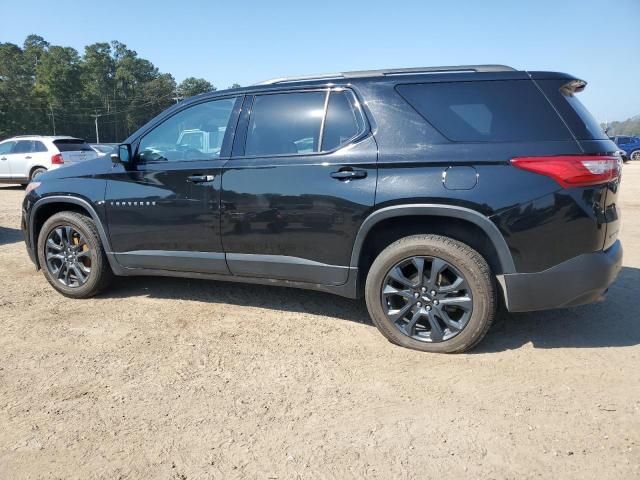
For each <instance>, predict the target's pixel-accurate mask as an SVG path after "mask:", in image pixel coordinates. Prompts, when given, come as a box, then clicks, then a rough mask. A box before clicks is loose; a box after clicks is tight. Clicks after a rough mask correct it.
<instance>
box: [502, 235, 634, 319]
mask: <svg viewBox="0 0 640 480" xmlns="http://www.w3.org/2000/svg"><path fill="white" fill-rule="evenodd" d="M621 268H622V245H621V244H620V240H618V241H616V242H615V243H614V244H613V245H612V246H611V247H609V248H608V249H607V250H603V251H600V252H593V253H585V254H583V255H579V256H577V257H575V258H572V259H571V260H567V261H566V262H562V263H560V264H559V265H556V266H554V267H551V268H549V269H547V270H545V271H543V272H536V273H509V274H505V275H501V276H499V278H498V280H499V281H500V284H501V285H502V289H503V291H504V297H505V303H506V306H507V309H508V310H509V311H510V312H529V311H533V310H548V309H551V308H559V307H574V306H577V305H585V304H587V303H593V302H596V301H598V300H601V299H602V298H603V296H604V294H605V292H606V291H607V289H608V288H609V285H611V284H612V283H613V281H614V280H615V279H616V276H617V275H618V272H620V269H621Z"/></svg>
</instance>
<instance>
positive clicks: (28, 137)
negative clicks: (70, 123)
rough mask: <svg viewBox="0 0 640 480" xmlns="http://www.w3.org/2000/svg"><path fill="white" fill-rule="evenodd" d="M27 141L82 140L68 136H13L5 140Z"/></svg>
mask: <svg viewBox="0 0 640 480" xmlns="http://www.w3.org/2000/svg"><path fill="white" fill-rule="evenodd" d="M15 139H20V140H29V139H39V140H82V138H78V137H71V136H69V135H15V136H13V137H11V138H7V139H5V140H15Z"/></svg>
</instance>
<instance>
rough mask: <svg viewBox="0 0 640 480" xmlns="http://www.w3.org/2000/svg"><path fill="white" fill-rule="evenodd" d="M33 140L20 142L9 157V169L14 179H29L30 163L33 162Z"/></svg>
mask: <svg viewBox="0 0 640 480" xmlns="http://www.w3.org/2000/svg"><path fill="white" fill-rule="evenodd" d="M32 146H33V142H32V141H31V140H18V141H17V142H16V143H15V145H14V146H13V149H12V150H11V154H10V155H9V169H10V170H11V176H12V178H18V179H22V178H27V177H28V176H29V162H30V160H31V149H32Z"/></svg>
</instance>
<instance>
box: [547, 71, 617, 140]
mask: <svg viewBox="0 0 640 480" xmlns="http://www.w3.org/2000/svg"><path fill="white" fill-rule="evenodd" d="M536 83H537V84H538V85H539V86H540V88H541V89H542V91H544V94H545V95H546V96H547V97H548V98H549V100H550V101H551V103H553V105H554V106H555V107H556V108H557V109H558V112H559V113H560V115H562V118H563V119H564V121H565V122H566V123H567V125H568V126H569V128H570V129H571V131H572V132H573V134H574V135H575V137H576V138H577V139H578V140H609V137H608V136H607V134H606V133H605V132H604V130H603V129H602V127H601V126H600V124H599V123H598V122H597V120H596V119H595V118H593V115H591V113H589V110H587V108H586V107H585V106H584V105H583V104H582V102H581V101H580V100H579V99H578V97H577V94H576V93H572V92H571V91H568V90H567V89H565V88H563V87H564V86H565V84H566V83H567V80H566V79H558V80H536Z"/></svg>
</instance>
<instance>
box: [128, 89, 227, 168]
mask: <svg viewBox="0 0 640 480" xmlns="http://www.w3.org/2000/svg"><path fill="white" fill-rule="evenodd" d="M235 102H236V98H235V97H233V98H224V99H221V100H213V101H211V102H205V103H199V104H197V105H194V106H192V107H188V108H187V109H185V110H182V111H180V112H178V113H176V114H175V115H173V116H172V117H169V118H168V119H167V120H165V121H164V122H163V123H161V124H160V125H159V126H157V127H156V128H154V129H153V130H151V132H149V133H147V134H146V135H145V136H144V137H143V138H142V140H141V141H140V146H139V147H138V152H139V154H138V155H139V161H140V162H182V161H190V160H212V159H215V158H219V157H220V152H221V150H222V145H223V141H224V137H225V134H226V132H227V125H228V123H229V119H230V118H231V113H232V112H233V106H234V105H235Z"/></svg>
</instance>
